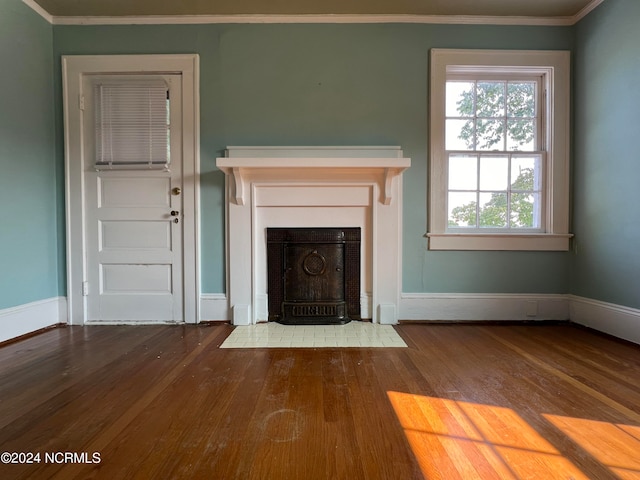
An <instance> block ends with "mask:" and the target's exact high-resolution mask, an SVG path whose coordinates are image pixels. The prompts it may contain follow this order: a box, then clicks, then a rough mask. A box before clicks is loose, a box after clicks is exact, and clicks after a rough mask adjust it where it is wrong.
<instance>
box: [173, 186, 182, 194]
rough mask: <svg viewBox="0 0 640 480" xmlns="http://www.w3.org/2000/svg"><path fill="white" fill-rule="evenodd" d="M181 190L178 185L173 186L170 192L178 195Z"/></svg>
mask: <svg viewBox="0 0 640 480" xmlns="http://www.w3.org/2000/svg"><path fill="white" fill-rule="evenodd" d="M181 192H182V190H180V187H174V188H173V189H172V190H171V193H173V194H174V195H180V193H181Z"/></svg>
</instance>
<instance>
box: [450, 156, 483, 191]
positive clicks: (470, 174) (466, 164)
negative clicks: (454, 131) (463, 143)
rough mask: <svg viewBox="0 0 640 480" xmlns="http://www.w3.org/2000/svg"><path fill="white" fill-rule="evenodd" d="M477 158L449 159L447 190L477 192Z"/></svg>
mask: <svg viewBox="0 0 640 480" xmlns="http://www.w3.org/2000/svg"><path fill="white" fill-rule="evenodd" d="M477 188H478V158H477V157H476V156H470V155H451V156H450V157H449V190H477Z"/></svg>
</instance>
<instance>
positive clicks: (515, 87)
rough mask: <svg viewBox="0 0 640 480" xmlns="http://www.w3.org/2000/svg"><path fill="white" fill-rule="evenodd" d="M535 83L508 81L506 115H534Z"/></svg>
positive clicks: (511, 116)
mask: <svg viewBox="0 0 640 480" xmlns="http://www.w3.org/2000/svg"><path fill="white" fill-rule="evenodd" d="M535 95H536V84H535V83H534V82H509V84H508V85H507V115H508V116H509V117H510V118H513V117H520V118H522V117H535V116H536V96H535Z"/></svg>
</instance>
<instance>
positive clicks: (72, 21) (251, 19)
mask: <svg viewBox="0 0 640 480" xmlns="http://www.w3.org/2000/svg"><path fill="white" fill-rule="evenodd" d="M223 23H226V24H231V23H243V24H251V23H253V24H305V23H306V24H322V23H328V24H363V23H369V24H377V23H413V24H450V25H542V26H568V25H573V23H574V17H552V18H545V17H506V16H505V17H501V16H500V17H490V16H470V15H357V14H354V15H181V16H164V15H148V16H130V17H53V24H54V25H197V24H223Z"/></svg>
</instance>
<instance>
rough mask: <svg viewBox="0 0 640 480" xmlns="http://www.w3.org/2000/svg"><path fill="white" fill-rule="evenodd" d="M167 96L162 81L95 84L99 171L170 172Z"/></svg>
mask: <svg viewBox="0 0 640 480" xmlns="http://www.w3.org/2000/svg"><path fill="white" fill-rule="evenodd" d="M168 92H169V88H168V86H167V84H166V83H165V82H164V81H163V80H161V79H158V80H146V81H124V80H121V81H119V82H115V83H114V82H111V83H104V82H98V83H96V85H95V86H94V99H95V105H96V108H95V132H96V168H98V169H113V168H120V169H121V168H134V169H140V168H145V169H146V168H149V169H151V168H162V169H165V168H168V165H169V161H170V157H169V152H170V145H169V139H170V124H169V119H170V114H169V93H168Z"/></svg>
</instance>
